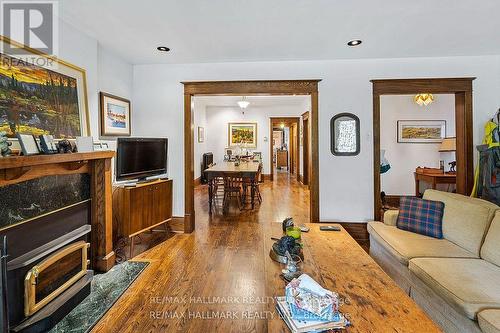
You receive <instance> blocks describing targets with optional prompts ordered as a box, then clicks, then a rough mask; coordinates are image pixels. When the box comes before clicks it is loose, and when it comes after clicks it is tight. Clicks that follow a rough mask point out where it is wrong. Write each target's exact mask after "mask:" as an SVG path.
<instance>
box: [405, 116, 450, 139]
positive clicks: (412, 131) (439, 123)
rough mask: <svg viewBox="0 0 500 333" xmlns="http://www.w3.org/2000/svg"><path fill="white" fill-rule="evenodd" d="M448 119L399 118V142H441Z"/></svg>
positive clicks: (444, 135)
mask: <svg viewBox="0 0 500 333" xmlns="http://www.w3.org/2000/svg"><path fill="white" fill-rule="evenodd" d="M445 137H446V120H398V142H399V143H441V142H442V141H443V139H444V138H445Z"/></svg>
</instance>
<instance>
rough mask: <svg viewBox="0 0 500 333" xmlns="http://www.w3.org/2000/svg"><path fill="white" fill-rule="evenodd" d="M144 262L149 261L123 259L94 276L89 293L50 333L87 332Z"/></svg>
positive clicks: (144, 265) (145, 263)
mask: <svg viewBox="0 0 500 333" xmlns="http://www.w3.org/2000/svg"><path fill="white" fill-rule="evenodd" d="M147 265H149V263H148V262H140V261H126V262H124V263H122V264H119V265H115V266H114V267H113V268H112V269H111V270H109V272H107V273H104V274H98V275H95V276H94V278H93V279H92V289H91V292H90V295H89V296H87V298H85V299H84V300H83V301H82V302H81V303H80V304H79V305H78V306H77V307H75V308H74V309H73V310H72V311H71V312H70V313H68V314H67V315H66V317H64V318H63V319H62V320H61V321H60V322H59V323H58V324H57V325H56V326H54V328H52V330H50V333H68V332H71V333H85V332H90V330H91V329H92V328H93V327H94V326H95V324H96V323H97V322H98V321H99V319H101V318H102V316H104V314H105V313H106V312H108V310H109V309H110V308H111V306H113V304H115V302H116V301H117V300H118V298H120V296H121V295H123V293H124V292H125V290H127V289H128V287H130V285H131V284H132V282H134V280H135V279H137V277H138V276H139V275H140V274H141V273H142V271H143V270H144V269H145V268H146V266H147Z"/></svg>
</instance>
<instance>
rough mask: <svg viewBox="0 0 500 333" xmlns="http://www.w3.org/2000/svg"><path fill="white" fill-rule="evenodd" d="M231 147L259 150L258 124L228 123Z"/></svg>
mask: <svg viewBox="0 0 500 333" xmlns="http://www.w3.org/2000/svg"><path fill="white" fill-rule="evenodd" d="M228 141H229V147H234V146H244V147H247V148H257V123H228Z"/></svg>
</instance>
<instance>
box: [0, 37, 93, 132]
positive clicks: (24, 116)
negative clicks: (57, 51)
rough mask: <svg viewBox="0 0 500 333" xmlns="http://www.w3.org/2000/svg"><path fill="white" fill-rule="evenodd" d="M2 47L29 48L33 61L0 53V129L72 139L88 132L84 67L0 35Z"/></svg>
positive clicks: (1, 130)
mask: <svg viewBox="0 0 500 333" xmlns="http://www.w3.org/2000/svg"><path fill="white" fill-rule="evenodd" d="M0 43H2V45H1V46H2V48H0V49H2V50H3V49H5V48H4V46H6V45H7V44H8V45H13V46H16V47H24V49H25V50H26V52H33V59H37V60H36V61H33V63H31V62H27V60H26V59H24V60H22V59H21V58H20V57H18V56H15V55H8V54H4V53H0V132H6V133H7V136H8V137H9V138H12V139H14V138H16V137H17V134H30V135H35V136H37V137H38V136H39V135H42V134H43V135H52V136H54V138H56V139H72V138H75V137H77V136H88V135H90V128H89V113H88V106H87V86H86V85H87V83H86V78H85V71H84V70H83V69H81V68H79V67H77V66H74V65H71V64H69V63H67V62H64V61H62V60H60V59H57V58H54V57H52V56H49V55H45V54H42V53H40V52H39V51H36V50H33V49H30V48H28V47H25V46H22V45H21V44H19V43H16V42H12V41H11V40H10V39H8V38H6V37H3V36H0Z"/></svg>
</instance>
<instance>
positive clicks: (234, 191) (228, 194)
mask: <svg viewBox="0 0 500 333" xmlns="http://www.w3.org/2000/svg"><path fill="white" fill-rule="evenodd" d="M241 184H242V179H241V178H239V177H235V176H234V175H233V174H230V173H225V174H224V199H223V203H222V205H223V212H227V211H228V208H229V203H230V201H231V199H232V198H236V200H237V201H238V208H239V209H240V210H241V209H242V195H241Z"/></svg>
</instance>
